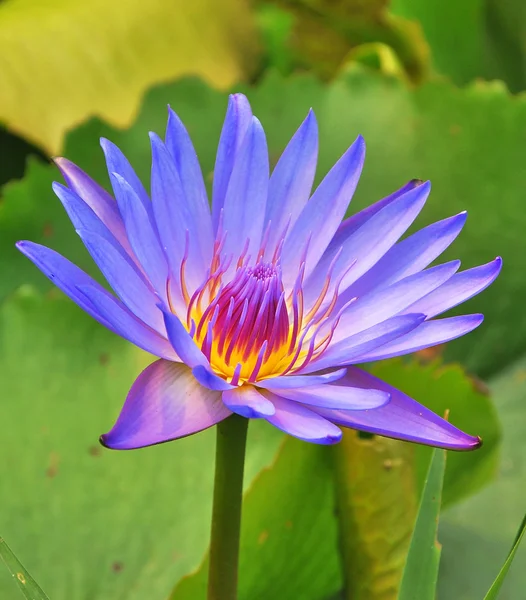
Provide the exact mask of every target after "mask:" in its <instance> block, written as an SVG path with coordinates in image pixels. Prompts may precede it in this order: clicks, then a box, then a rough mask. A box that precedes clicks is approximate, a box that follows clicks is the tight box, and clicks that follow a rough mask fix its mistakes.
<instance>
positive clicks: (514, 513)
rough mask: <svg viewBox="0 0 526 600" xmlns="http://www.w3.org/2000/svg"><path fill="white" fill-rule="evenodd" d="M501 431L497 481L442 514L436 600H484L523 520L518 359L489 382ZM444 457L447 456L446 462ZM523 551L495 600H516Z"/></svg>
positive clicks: (525, 390)
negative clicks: (440, 552) (440, 564)
mask: <svg viewBox="0 0 526 600" xmlns="http://www.w3.org/2000/svg"><path fill="white" fill-rule="evenodd" d="M490 388H491V390H492V396H493V398H494V401H495V405H496V407H497V410H498V413H499V417H500V420H501V422H502V428H503V444H502V451H501V454H502V460H501V462H500V470H499V474H498V477H497V479H496V481H495V482H494V483H493V484H492V485H490V486H488V487H486V488H485V489H484V490H483V491H482V492H480V493H479V494H477V495H476V496H473V497H472V498H470V499H469V500H468V501H467V502H463V503H461V504H458V505H457V506H455V507H453V508H451V509H450V510H448V511H446V512H445V513H444V515H443V516H442V519H441V531H440V538H441V541H442V543H443V546H444V548H443V552H442V566H441V573H440V579H439V598H440V599H442V600H449V599H450V598H455V599H456V600H472V599H473V598H476V599H478V598H483V597H484V595H485V593H486V592H487V590H488V589H489V587H490V586H491V584H492V581H493V580H494V578H495V577H496V576H497V574H498V569H499V565H501V564H503V562H504V561H505V559H506V556H507V554H508V551H509V547H510V544H511V542H512V540H513V539H514V538H515V537H516V529H517V523H519V522H520V521H521V519H522V517H523V515H524V505H525V501H524V481H525V478H526V446H525V444H524V423H525V422H526V404H525V402H524V400H525V398H526V360H525V359H524V358H523V359H521V360H520V361H519V362H518V363H516V364H515V365H514V366H513V367H511V368H510V369H507V370H506V371H505V372H503V373H502V374H501V375H499V377H498V378H496V379H495V380H493V381H491V382H490ZM448 458H449V457H448ZM525 560H526V548H524V547H521V548H520V549H519V550H518V552H517V557H516V560H515V563H514V565H513V566H512V568H511V569H510V572H509V575H508V576H507V578H506V581H505V582H504V585H503V587H502V591H501V594H500V596H499V599H500V600H516V599H518V598H521V597H522V595H523V593H524V589H526V572H525V570H524V569H523V568H522V569H521V568H517V567H518V565H519V564H524V561H525Z"/></svg>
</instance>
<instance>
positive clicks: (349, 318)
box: [332, 260, 460, 344]
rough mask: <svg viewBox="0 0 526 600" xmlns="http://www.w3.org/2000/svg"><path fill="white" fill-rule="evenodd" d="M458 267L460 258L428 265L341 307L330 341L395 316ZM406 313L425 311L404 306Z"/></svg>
mask: <svg viewBox="0 0 526 600" xmlns="http://www.w3.org/2000/svg"><path fill="white" fill-rule="evenodd" d="M459 267H460V261H459V260H454V261H451V262H449V263H445V264H443V265H437V266H436V267H431V268H430V269H427V270H426V271H420V273H415V274H414V275H410V276H409V277H406V278H404V279H401V280H400V281H397V282H396V283H393V285H390V286H389V287H382V288H380V289H379V290H378V291H373V292H370V293H369V294H366V295H365V296H362V297H361V298H358V299H357V300H356V302H353V303H352V304H351V305H350V306H349V308H348V309H347V310H345V311H344V313H343V314H342V316H341V318H340V322H339V323H338V327H337V328H336V331H335V332H334V336H333V338H332V344H336V343H337V342H339V341H340V340H342V339H346V338H348V337H350V336H351V335H354V334H355V333H358V332H359V331H363V330H364V329H367V328H368V327H372V326H373V325H375V324H376V323H383V322H384V321H385V320H387V319H390V318H391V317H394V316H395V315H397V314H399V313H401V312H403V311H404V310H406V309H407V308H408V307H410V306H412V305H413V304H414V303H415V302H416V301H417V300H420V299H421V298H423V297H424V296H427V294H429V293H430V292H432V291H433V290H436V288H438V287H439V286H441V285H443V284H444V282H447V280H448V279H450V278H451V277H452V276H453V275H454V273H455V272H456V271H458V268H459ZM407 312H408V313H422V314H426V315H427V313H426V312H425V311H423V310H420V309H419V308H418V309H416V308H415V310H409V309H408V310H407Z"/></svg>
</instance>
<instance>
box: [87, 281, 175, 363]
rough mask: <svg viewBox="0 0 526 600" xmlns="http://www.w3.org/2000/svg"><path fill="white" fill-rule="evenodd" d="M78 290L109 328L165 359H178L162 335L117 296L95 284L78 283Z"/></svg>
mask: <svg viewBox="0 0 526 600" xmlns="http://www.w3.org/2000/svg"><path fill="white" fill-rule="evenodd" d="M77 288H78V290H79V292H80V293H81V294H82V296H83V297H84V298H85V299H87V300H88V302H89V303H90V304H91V305H92V306H93V307H94V308H95V310H96V311H97V313H98V314H99V315H101V316H102V317H103V318H104V319H105V320H106V321H107V322H108V323H110V324H111V327H110V329H111V330H112V331H114V332H115V333H117V334H118V335H120V336H121V337H123V338H125V339H127V340H129V341H130V342H131V343H132V344H135V345H136V346H138V347H139V348H142V349H143V350H146V352H150V353H151V354H154V355H155V356H159V357H161V358H166V359H167V360H175V361H179V357H178V356H177V354H176V353H175V351H174V349H173V348H172V346H171V344H170V343H169V342H168V340H167V339H166V338H164V337H161V336H160V335H159V334H158V333H156V332H155V331H153V330H152V329H150V328H149V327H147V326H146V325H145V324H144V323H143V322H142V321H139V319H137V317H136V316H135V315H133V314H132V313H131V312H130V311H129V310H127V309H126V307H125V306H124V305H123V304H122V303H121V302H119V300H118V299H117V298H115V297H114V296H112V295H111V294H108V292H107V291H106V290H104V289H103V288H101V287H96V286H95V285H78V286H77Z"/></svg>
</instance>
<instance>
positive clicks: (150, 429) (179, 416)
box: [100, 360, 231, 450]
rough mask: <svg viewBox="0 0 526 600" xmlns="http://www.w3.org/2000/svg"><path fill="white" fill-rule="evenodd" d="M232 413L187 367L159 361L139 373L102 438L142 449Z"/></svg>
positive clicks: (118, 445) (107, 443)
mask: <svg viewBox="0 0 526 600" xmlns="http://www.w3.org/2000/svg"><path fill="white" fill-rule="evenodd" d="M230 414H231V412H230V411H229V410H228V408H226V406H225V405H224V404H223V402H221V394H220V393H219V392H213V391H211V390H207V389H206V388H203V387H202V386H201V385H199V383H198V382H197V381H196V380H195V379H194V377H193V376H192V373H191V372H190V370H189V369H188V368H187V367H185V366H184V365H181V364H176V363H172V362H168V361H165V360H158V361H157V362H154V363H153V364H151V365H150V366H149V367H147V368H146V369H145V370H144V371H143V372H142V373H141V374H140V375H139V377H138V378H137V380H136V381H135V383H134V384H133V386H132V388H131V390H130V393H129V394H128V397H127V398H126V402H125V404H124V407H123V409H122V412H121V414H120V415H119V418H118V419H117V423H116V424H115V426H114V427H113V429H112V430H111V431H110V432H109V433H106V434H104V435H102V436H101V438H100V439H101V443H102V444H103V445H104V446H107V447H108V448H113V449H115V450H130V449H132V448H142V447H143V446H151V445H153V444H160V443H162V442H167V441H169V440H174V439H177V438H181V437H185V436H187V435H191V434H193V433H197V432H198V431H202V430H203V429H208V427H212V425H215V424H216V423H219V421H222V420H223V419H226V417H228V416H229V415H230Z"/></svg>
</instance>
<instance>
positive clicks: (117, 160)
mask: <svg viewBox="0 0 526 600" xmlns="http://www.w3.org/2000/svg"><path fill="white" fill-rule="evenodd" d="M100 145H101V147H102V151H103V152H104V156H105V157H106V165H107V167H108V174H110V176H111V173H118V174H119V175H121V177H122V178H123V179H125V180H126V181H127V182H128V183H129V184H130V185H131V186H132V188H133V191H134V192H135V193H136V194H137V196H138V197H139V199H140V201H141V202H142V204H143V206H144V209H145V210H146V212H147V214H148V215H149V217H150V218H151V215H152V204H151V202H150V198H149V197H148V194H147V193H146V190H145V189H144V186H143V184H142V182H141V180H140V179H139V178H138V177H137V174H136V173H135V171H134V170H133V168H132V166H131V165H130V163H129V162H128V159H127V158H126V157H125V156H124V154H123V153H122V152H121V151H120V149H119V148H118V147H117V146H116V145H115V144H114V143H113V142H110V141H109V140H107V139H105V138H101V140H100Z"/></svg>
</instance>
